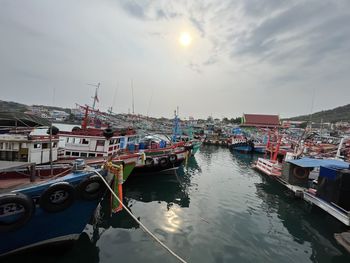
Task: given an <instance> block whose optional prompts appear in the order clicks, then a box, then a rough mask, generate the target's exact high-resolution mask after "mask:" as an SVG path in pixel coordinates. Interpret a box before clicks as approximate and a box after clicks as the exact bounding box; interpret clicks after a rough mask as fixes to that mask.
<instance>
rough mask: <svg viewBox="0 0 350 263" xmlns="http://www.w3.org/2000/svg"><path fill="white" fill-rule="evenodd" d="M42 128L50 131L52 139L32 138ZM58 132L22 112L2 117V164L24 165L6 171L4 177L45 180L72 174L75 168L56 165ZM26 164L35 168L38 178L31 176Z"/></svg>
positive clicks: (0, 114)
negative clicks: (46, 177) (59, 175)
mask: <svg viewBox="0 0 350 263" xmlns="http://www.w3.org/2000/svg"><path fill="white" fill-rule="evenodd" d="M38 128H40V129H45V130H46V129H48V130H47V132H48V135H34V134H32V132H33V130H34V129H38ZM57 132H58V129H57V128H55V127H53V126H52V125H51V124H50V122H48V121H47V120H45V119H42V118H39V117H36V116H32V115H28V114H24V113H18V112H3V113H0V161H7V162H20V163H22V164H24V165H21V166H15V167H12V168H8V169H6V170H3V171H2V176H3V177H8V178H14V177H16V176H18V175H20V176H21V175H27V176H28V177H30V176H38V177H45V176H49V175H57V174H61V175H62V174H64V173H68V172H69V171H70V168H71V165H63V164H53V162H54V161H56V160H57V156H58V143H59V138H58V136H57ZM25 164H32V165H35V166H36V168H35V169H34V170H33V171H34V172H35V174H30V171H29V169H27V167H26V166H25Z"/></svg>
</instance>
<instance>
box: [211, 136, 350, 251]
mask: <svg viewBox="0 0 350 263" xmlns="http://www.w3.org/2000/svg"><path fill="white" fill-rule="evenodd" d="M261 132H262V133H263V134H265V135H266V136H260V138H261V137H264V139H261V140H257V139H256V137H255V138H249V137H247V136H246V135H244V134H242V133H239V134H233V135H232V136H231V137H230V138H228V139H227V142H226V145H227V146H228V147H229V148H230V149H231V150H232V151H235V152H241V153H259V154H264V155H263V156H262V155H260V157H258V158H257V161H256V162H255V163H254V164H253V167H252V168H254V169H255V170H257V171H259V172H260V173H262V174H264V175H266V176H268V177H270V178H272V179H274V180H276V181H277V182H279V183H281V184H282V185H283V186H284V187H287V188H288V189H289V190H291V191H292V192H293V193H294V194H295V196H296V197H299V198H301V199H303V200H305V201H306V202H308V203H310V204H312V205H315V206H317V207H319V208H321V209H322V210H324V211H326V212H327V213H328V214H330V215H331V216H333V217H335V218H336V219H338V220H339V221H340V222H342V223H343V224H345V225H346V226H350V163H349V157H350V155H349V152H350V151H349V150H350V137H343V138H338V140H334V138H332V141H330V138H328V140H327V141H326V142H324V141H322V140H321V139H320V138H314V137H313V136H309V135H307V134H306V133H305V132H304V133H302V134H301V135H300V136H299V138H297V139H295V137H294V138H293V137H292V136H290V134H281V133H280V132H279V131H278V130H263V131H261ZM337 143H338V145H336V144H337ZM216 145H225V144H222V143H221V144H216ZM335 238H336V240H337V241H338V243H339V244H341V245H343V246H344V247H345V248H346V249H347V250H348V251H349V252H350V234H349V232H344V233H340V234H335Z"/></svg>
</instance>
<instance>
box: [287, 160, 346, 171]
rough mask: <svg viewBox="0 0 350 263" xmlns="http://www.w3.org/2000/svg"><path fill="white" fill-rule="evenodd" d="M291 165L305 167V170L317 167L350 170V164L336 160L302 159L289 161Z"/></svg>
mask: <svg viewBox="0 0 350 263" xmlns="http://www.w3.org/2000/svg"><path fill="white" fill-rule="evenodd" d="M288 162H289V163H292V164H294V165H297V166H300V167H303V168H315V167H320V166H323V167H328V168H335V169H349V168H350V163H348V162H344V161H341V160H336V159H314V158H307V157H305V158H301V159H296V160H288Z"/></svg>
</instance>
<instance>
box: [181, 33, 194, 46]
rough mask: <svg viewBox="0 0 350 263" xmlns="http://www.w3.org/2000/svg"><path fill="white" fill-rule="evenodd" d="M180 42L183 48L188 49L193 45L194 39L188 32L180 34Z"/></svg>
mask: <svg viewBox="0 0 350 263" xmlns="http://www.w3.org/2000/svg"><path fill="white" fill-rule="evenodd" d="M179 42H180V45H181V46H184V47H188V46H189V45H191V43H192V37H191V35H190V34H189V33H188V32H182V33H181V34H180V38H179Z"/></svg>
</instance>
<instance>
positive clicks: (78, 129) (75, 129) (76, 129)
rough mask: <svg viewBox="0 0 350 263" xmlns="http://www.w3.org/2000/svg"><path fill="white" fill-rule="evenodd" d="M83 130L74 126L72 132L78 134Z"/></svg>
mask: <svg viewBox="0 0 350 263" xmlns="http://www.w3.org/2000/svg"><path fill="white" fill-rule="evenodd" d="M80 130H81V128H80V127H78V126H74V127H73V129H72V132H77V131H80Z"/></svg>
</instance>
